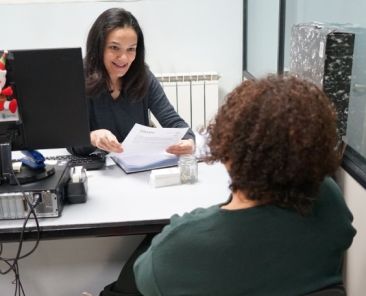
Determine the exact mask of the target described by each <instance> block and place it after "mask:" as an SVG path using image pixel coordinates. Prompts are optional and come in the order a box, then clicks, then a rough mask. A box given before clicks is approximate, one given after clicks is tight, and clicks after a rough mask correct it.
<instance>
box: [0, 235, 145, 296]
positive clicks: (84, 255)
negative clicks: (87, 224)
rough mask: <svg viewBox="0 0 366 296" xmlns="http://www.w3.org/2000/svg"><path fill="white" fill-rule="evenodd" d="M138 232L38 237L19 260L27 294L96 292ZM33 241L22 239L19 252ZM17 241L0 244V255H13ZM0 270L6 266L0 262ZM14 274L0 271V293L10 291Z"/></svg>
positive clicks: (110, 277)
mask: <svg viewBox="0 0 366 296" xmlns="http://www.w3.org/2000/svg"><path fill="white" fill-rule="evenodd" d="M142 238H143V237H142V236H128V237H105V238H78V239H58V240H49V241H47V240H42V241H41V242H40V244H39V246H38V248H37V249H36V251H35V252H34V253H33V254H31V255H30V256H28V257H27V258H25V259H22V260H20V261H19V272H20V279H21V281H22V284H23V288H24V290H25V295H27V296H48V295H50V296H51V295H52V296H79V295H81V293H82V292H84V291H87V292H90V293H93V295H95V296H97V295H99V292H100V291H101V290H102V289H103V287H104V286H106V285H108V284H110V283H111V282H113V281H115V280H116V279H117V277H118V275H119V273H120V271H121V268H122V266H123V264H124V263H125V261H126V260H127V258H128V257H129V256H130V254H131V253H132V252H133V250H134V249H135V248H136V247H137V245H138V244H139V242H140V241H141V239H142ZM33 245H34V243H32V242H26V243H25V244H24V246H23V253H25V252H26V251H29V250H30V249H31V248H32V247H33ZM17 247H18V245H17V244H16V243H11V244H4V253H3V254H2V256H9V257H13V256H14V255H15V251H16V248H17ZM0 268H1V270H5V269H6V266H5V265H3V264H2V265H1V266H0ZM13 280H14V274H13V273H9V274H7V275H5V276H4V275H0V295H1V296H10V295H14V289H15V286H14V285H13V284H12V281H13Z"/></svg>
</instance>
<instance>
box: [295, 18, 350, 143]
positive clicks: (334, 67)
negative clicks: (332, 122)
mask: <svg viewBox="0 0 366 296" xmlns="http://www.w3.org/2000/svg"><path fill="white" fill-rule="evenodd" d="M346 28H347V27H342V26H341V25H339V26H337V25H334V24H321V23H314V22H313V23H304V24H297V25H294V26H293V27H292V32H291V49H290V69H289V72H290V73H291V74H294V75H296V76H298V77H302V78H306V79H309V80H311V81H313V82H314V83H316V84H318V85H319V86H321V87H322V88H323V90H324V91H325V93H326V94H327V95H328V96H329V97H330V99H331V100H332V101H333V102H334V104H335V106H336V109H337V113H338V122H337V127H338V133H339V136H340V137H342V136H344V135H345V134H346V129H347V116H348V104H349V97H350V89H351V74H352V61H353V48H354V38H355V36H354V34H353V33H351V32H349V31H347V29H346Z"/></svg>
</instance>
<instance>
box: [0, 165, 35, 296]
mask: <svg viewBox="0 0 366 296" xmlns="http://www.w3.org/2000/svg"><path fill="white" fill-rule="evenodd" d="M11 174H12V176H13V178H14V180H15V181H16V183H17V186H19V187H21V184H20V182H19V180H18V179H17V177H16V176H15V174H14V171H12V172H11ZM22 193H23V199H24V200H25V201H26V203H27V205H28V207H29V212H28V214H27V216H26V217H25V220H24V222H23V226H22V231H21V233H20V237H19V242H18V249H17V253H16V255H15V257H13V258H6V257H2V256H1V255H2V253H3V250H4V248H3V243H0V262H4V263H5V264H6V265H8V268H7V270H5V271H3V270H1V269H0V274H3V275H5V274H7V273H9V272H11V271H13V272H14V276H15V279H14V281H13V284H15V290H14V296H25V291H24V288H23V284H22V282H21V280H20V274H19V265H18V261H19V260H20V259H23V258H25V257H27V256H29V255H30V254H32V253H33V252H34V251H35V250H36V249H37V247H38V245H39V241H40V231H41V230H40V227H39V221H38V217H37V214H36V212H35V208H36V207H37V206H38V204H39V203H40V201H41V197H40V196H39V197H38V198H37V199H36V200H34V201H33V203H32V201H31V200H29V198H28V197H27V196H26V194H25V193H24V191H22ZM31 216H33V218H34V221H35V223H36V230H37V238H36V242H35V244H34V246H33V248H32V249H31V250H30V251H28V252H26V253H25V254H21V252H22V247H23V237H24V232H25V229H26V226H27V223H28V221H29V219H30V217H31Z"/></svg>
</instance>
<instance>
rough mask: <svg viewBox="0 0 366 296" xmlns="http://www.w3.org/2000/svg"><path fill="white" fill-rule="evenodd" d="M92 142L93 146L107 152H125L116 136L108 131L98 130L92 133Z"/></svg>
mask: <svg viewBox="0 0 366 296" xmlns="http://www.w3.org/2000/svg"><path fill="white" fill-rule="evenodd" d="M90 141H91V143H92V145H93V146H95V147H97V148H99V149H102V150H104V151H107V152H116V153H121V152H123V147H122V144H121V143H119V142H118V140H117V138H116V136H115V135H113V134H112V133H111V132H110V131H109V130H107V129H98V130H94V131H92V132H90Z"/></svg>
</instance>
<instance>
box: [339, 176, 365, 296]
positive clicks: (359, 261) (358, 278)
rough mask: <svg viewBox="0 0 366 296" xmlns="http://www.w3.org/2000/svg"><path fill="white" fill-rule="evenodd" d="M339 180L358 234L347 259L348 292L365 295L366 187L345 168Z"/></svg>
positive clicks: (352, 294) (351, 294) (354, 294)
mask: <svg viewBox="0 0 366 296" xmlns="http://www.w3.org/2000/svg"><path fill="white" fill-rule="evenodd" d="M337 181H338V183H339V185H340V186H341V188H342V190H343V192H344V196H345V199H346V202H347V204H348V206H349V208H350V210H351V211H352V213H353V216H354V222H353V225H354V227H355V228H356V229H357V234H356V236H355V238H354V240H353V244H352V246H351V248H350V249H349V251H348V253H347V259H346V276H345V282H346V286H347V292H348V295H350V296H364V295H365V291H366V282H365V274H366V252H365V250H366V215H365V210H366V189H365V188H363V187H362V186H361V185H360V184H358V183H357V182H356V181H355V180H354V179H353V178H352V177H351V176H350V175H349V174H347V173H346V172H345V171H344V170H343V169H341V170H339V172H338V175H337Z"/></svg>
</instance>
